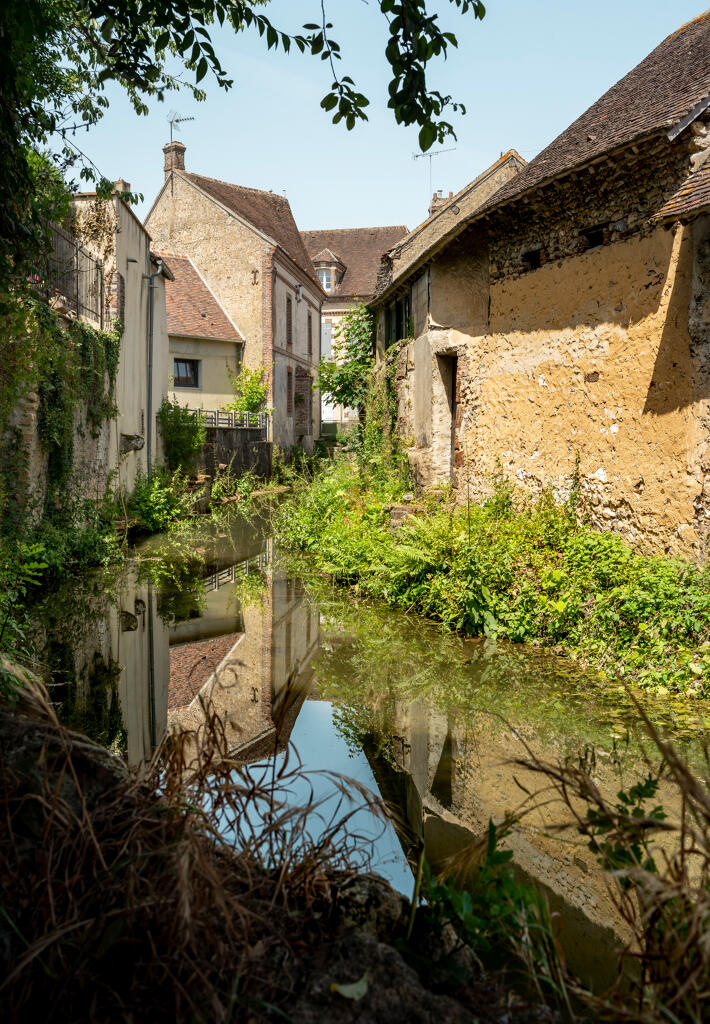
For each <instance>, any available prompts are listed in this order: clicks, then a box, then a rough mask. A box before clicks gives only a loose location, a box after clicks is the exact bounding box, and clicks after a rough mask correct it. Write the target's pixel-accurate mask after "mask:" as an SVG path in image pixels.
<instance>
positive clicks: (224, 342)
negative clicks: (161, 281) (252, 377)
mask: <svg viewBox="0 0 710 1024" xmlns="http://www.w3.org/2000/svg"><path fill="white" fill-rule="evenodd" d="M160 255H161V256H162V258H163V262H164V263H165V264H166V265H167V266H168V267H169V268H170V270H171V271H172V275H173V278H174V280H173V281H168V282H167V284H166V286H165V311H166V316H167V322H168V342H169V354H170V366H169V369H170V378H169V383H170V386H169V388H168V397H169V398H170V399H171V400H175V399H176V400H177V401H179V402H180V403H181V404H183V405H185V404H187V405H189V406H190V407H191V408H195V409H221V408H222V407H223V406H224V405H226V404H227V402H229V401H230V400H231V399H232V398H233V397H234V392H233V389H232V383H231V380H230V372H231V373H232V374H235V373H236V372H237V371H238V369H239V366H240V364H241V361H242V351H243V348H244V338H243V337H242V335H241V334H240V332H239V330H238V328H237V326H236V324H234V323H233V322H232V320H231V319H230V318H229V316H228V315H227V313H226V312H225V310H224V309H223V307H222V306H221V305H220V303H219V300H218V299H217V298H216V296H215V295H214V293H213V292H212V291H211V290H210V287H209V285H208V284H207V282H206V281H205V280H204V278H203V277H202V276H201V274H200V272H199V270H198V269H197V267H196V266H195V264H194V263H193V262H192V260H191V259H190V257H189V256H175V255H174V254H172V253H160Z"/></svg>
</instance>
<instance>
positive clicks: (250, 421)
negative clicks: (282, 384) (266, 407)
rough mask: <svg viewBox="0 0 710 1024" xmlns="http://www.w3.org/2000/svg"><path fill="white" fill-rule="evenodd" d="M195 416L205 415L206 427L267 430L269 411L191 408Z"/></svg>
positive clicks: (190, 410)
mask: <svg viewBox="0 0 710 1024" xmlns="http://www.w3.org/2000/svg"><path fill="white" fill-rule="evenodd" d="M188 411H189V412H191V413H192V414H193V416H198V415H199V416H202V417H204V421H205V426H206V427H233V428H237V429H242V430H254V429H259V430H267V431H268V428H269V414H268V412H224V411H223V410H222V409H189V410H188Z"/></svg>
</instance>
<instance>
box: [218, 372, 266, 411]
mask: <svg viewBox="0 0 710 1024" xmlns="http://www.w3.org/2000/svg"><path fill="white" fill-rule="evenodd" d="M227 373H228V374H229V382H230V384H231V385H232V390H233V391H234V398H233V399H232V401H231V402H228V403H227V404H226V405H224V406H222V408H223V409H224V410H225V411H226V412H261V411H262V409H263V408H264V406H265V405H266V399H267V396H268V394H269V383H268V381H267V380H266V369H265V368H264V367H263V366H256V367H254V369H250V368H249V367H248V366H244V364H242V365H241V366H240V367H239V370H238V371H237V372H236V373H234V371H233V370H232V368H231V367H230V366H229V365H228V366H227Z"/></svg>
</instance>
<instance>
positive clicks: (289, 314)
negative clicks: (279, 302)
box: [286, 295, 293, 345]
mask: <svg viewBox="0 0 710 1024" xmlns="http://www.w3.org/2000/svg"><path fill="white" fill-rule="evenodd" d="M286 344H287V345H293V302H292V301H291V296H290V295H289V297H288V298H287V299H286Z"/></svg>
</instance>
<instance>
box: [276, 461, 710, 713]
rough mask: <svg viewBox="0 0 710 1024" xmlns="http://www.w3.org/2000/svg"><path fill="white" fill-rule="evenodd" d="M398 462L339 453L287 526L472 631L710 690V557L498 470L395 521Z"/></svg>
mask: <svg viewBox="0 0 710 1024" xmlns="http://www.w3.org/2000/svg"><path fill="white" fill-rule="evenodd" d="M401 493H402V486H401V484H400V482H399V478H398V475H397V474H394V473H386V472H383V471H378V472H376V473H369V472H367V471H364V470H363V468H362V466H361V465H359V464H358V463H357V462H356V461H354V460H352V461H351V460H348V459H346V458H342V457H340V458H337V459H336V460H335V461H334V462H333V463H332V464H331V465H329V466H327V467H325V468H323V469H321V470H320V471H319V472H318V473H317V474H316V475H315V476H314V477H313V478H312V479H311V480H309V481H307V482H303V483H302V484H301V486H300V487H299V488H298V489H297V490H296V492H295V494H294V496H293V498H292V499H291V500H290V501H288V502H286V503H285V504H284V506H283V507H282V509H281V510H280V512H279V514H278V515H277V522H276V527H277V530H278V534H279V537H280V539H281V541H282V543H284V544H285V545H286V546H287V547H288V548H289V549H290V550H291V551H292V552H305V553H308V556H309V561H310V563H311V565H312V567H315V569H316V570H317V571H319V572H322V573H325V574H327V575H329V576H330V577H331V578H333V579H334V580H335V581H337V582H338V583H341V584H343V585H348V586H352V587H355V588H356V589H357V590H358V591H359V592H360V593H363V594H365V595H367V596H369V597H374V598H377V599H380V600H383V601H386V602H388V603H390V604H392V605H396V606H398V607H400V608H403V609H406V610H411V611H415V612H417V613H419V614H422V615H425V616H428V617H430V618H432V619H435V620H437V621H439V622H440V623H442V624H443V625H444V626H445V627H446V628H447V629H449V630H454V631H458V632H460V633H462V634H464V635H468V636H477V635H481V634H485V635H486V636H489V637H492V638H505V639H507V640H511V641H513V642H517V643H528V644H538V645H543V646H545V647H547V648H550V649H552V650H553V651H555V652H556V653H560V654H566V655H568V656H570V657H572V658H575V659H578V660H580V661H582V662H583V663H585V664H587V665H590V666H594V667H595V669H597V670H599V671H601V672H603V673H606V674H607V675H608V676H610V677H616V678H622V679H624V680H626V681H630V682H633V683H635V684H638V685H639V686H642V687H646V688H649V689H652V690H653V691H655V692H656V693H657V694H659V695H661V696H663V695H667V694H669V693H673V694H682V695H684V696H685V697H704V696H708V695H709V694H710V639H708V638H709V637H710V570H708V569H707V568H706V569H702V568H699V567H697V566H695V565H693V564H691V563H689V562H685V561H683V560H681V559H674V558H668V557H664V556H649V555H644V554H640V553H639V552H637V551H635V550H633V549H632V548H631V547H630V546H629V545H628V544H626V543H625V542H624V541H623V540H622V539H621V538H620V537H619V536H618V535H616V534H613V533H599V532H596V531H595V530H593V529H591V528H590V527H588V526H586V525H584V524H583V523H582V524H580V523H579V522H578V515H577V510H576V509H574V508H571V507H570V506H568V505H564V506H560V505H558V504H557V503H556V502H555V500H554V498H553V497H552V495H551V494H550V493H549V492H543V493H542V494H541V495H540V496H538V497H536V498H532V497H529V496H526V495H523V494H521V493H519V492H517V491H516V490H515V489H514V488H513V487H512V486H511V485H510V484H509V483H508V482H507V481H505V480H504V479H502V478H501V479H498V480H497V481H496V482H495V489H494V491H493V494H492V496H491V498H490V499H489V500H487V501H485V502H483V503H481V504H476V505H470V506H469V507H466V506H464V507H461V506H455V505H454V504H453V501H452V500H451V497H450V495H447V494H446V492H440V493H438V494H437V495H434V496H430V497H429V498H428V499H425V501H424V502H423V507H421V508H419V509H418V510H416V511H415V514H413V515H411V516H410V517H409V518H408V519H407V520H406V521H405V522H404V524H403V525H402V526H401V527H400V528H398V529H396V530H393V529H392V528H391V527H390V519H389V508H390V506H391V504H392V503H393V502H395V501H397V500H398V499H399V498H400V497H401Z"/></svg>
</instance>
